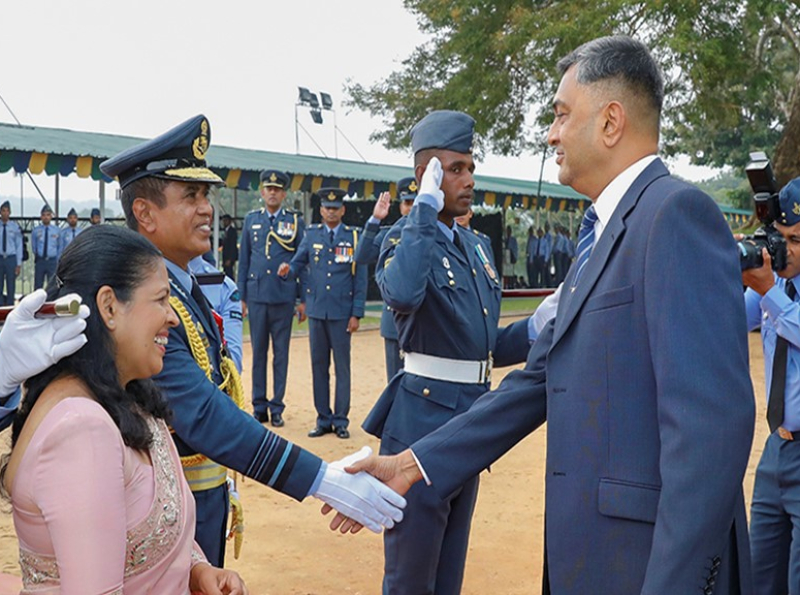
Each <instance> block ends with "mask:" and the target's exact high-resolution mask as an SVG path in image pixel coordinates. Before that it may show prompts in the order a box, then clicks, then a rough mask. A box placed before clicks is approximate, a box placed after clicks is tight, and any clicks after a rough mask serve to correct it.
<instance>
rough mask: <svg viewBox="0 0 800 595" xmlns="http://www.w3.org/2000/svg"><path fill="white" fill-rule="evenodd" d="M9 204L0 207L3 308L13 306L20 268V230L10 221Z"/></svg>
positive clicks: (0, 298) (0, 282)
mask: <svg viewBox="0 0 800 595" xmlns="http://www.w3.org/2000/svg"><path fill="white" fill-rule="evenodd" d="M10 217H11V203H9V202H8V201H5V202H4V203H3V204H2V205H0V223H2V225H3V229H2V230H1V231H0V262H2V265H0V301H2V305H3V306H13V305H14V294H15V292H16V284H17V275H19V271H20V267H21V266H22V230H21V229H20V227H19V225H17V223H16V222H15V221H11V219H10Z"/></svg>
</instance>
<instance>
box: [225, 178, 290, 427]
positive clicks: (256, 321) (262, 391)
mask: <svg viewBox="0 0 800 595" xmlns="http://www.w3.org/2000/svg"><path fill="white" fill-rule="evenodd" d="M288 187H289V176H287V175H286V174H285V173H284V172H282V171H277V170H272V169H268V170H266V171H263V172H261V198H263V199H264V207H263V208H261V209H259V210H257V211H252V212H251V213H248V215H247V217H245V220H244V227H243V229H242V239H241V245H240V247H239V293H240V294H241V298H242V311H243V312H244V313H245V315H247V316H249V317H250V342H251V345H252V348H253V371H252V382H253V385H252V386H253V390H252V392H251V399H252V402H253V416H254V417H255V418H256V419H257V420H258V421H260V422H269V421H270V418H271V419H272V425H273V426H274V427H276V428H280V427H281V426H283V424H284V421H283V410H284V408H285V407H286V406H285V404H284V402H283V398H284V396H285V394H286V376H287V373H288V370H289V339H290V338H291V335H292V319H293V317H294V313H295V309H296V310H297V312H298V315H299V318H300V320H305V305H304V304H303V303H302V302H301V300H300V284H299V282H298V279H297V277H296V276H294V275H292V276H290V277H280V276H279V275H278V267H280V266H281V265H282V264H284V263H288V262H289V261H290V260H291V259H292V257H293V256H294V255H295V253H296V252H297V248H298V246H300V242H302V241H303V236H304V234H305V222H304V221H303V217H301V216H300V214H299V213H297V212H295V211H290V210H288V209H285V208H284V207H283V201H284V200H285V199H286V189H287V188H288ZM270 339H272V399H271V400H270V401H267V352H268V351H269V342H270Z"/></svg>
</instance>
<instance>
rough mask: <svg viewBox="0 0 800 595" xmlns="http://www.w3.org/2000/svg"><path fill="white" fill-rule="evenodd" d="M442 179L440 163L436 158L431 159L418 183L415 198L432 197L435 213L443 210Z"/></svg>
mask: <svg viewBox="0 0 800 595" xmlns="http://www.w3.org/2000/svg"><path fill="white" fill-rule="evenodd" d="M442 178H444V172H443V171H442V163H441V161H439V158H438V157H431V160H430V161H428V165H427V167H426V168H425V173H423V174H422V179H421V180H420V182H419V192H418V193H417V198H419V197H420V196H422V195H423V194H426V195H428V196H430V197H433V198H434V199H435V200H436V211H437V212H439V213H440V212H441V211H442V209H443V208H444V192H442V189H441V186H442Z"/></svg>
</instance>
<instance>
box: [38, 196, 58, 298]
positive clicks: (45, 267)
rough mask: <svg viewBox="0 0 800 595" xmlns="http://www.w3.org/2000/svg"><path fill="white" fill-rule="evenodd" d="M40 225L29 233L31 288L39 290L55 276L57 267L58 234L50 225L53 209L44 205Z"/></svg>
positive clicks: (54, 227) (56, 229)
mask: <svg viewBox="0 0 800 595" xmlns="http://www.w3.org/2000/svg"><path fill="white" fill-rule="evenodd" d="M41 218H42V223H41V224H40V225H37V226H36V227H34V228H33V231H31V248H32V249H33V257H34V262H35V264H34V268H33V272H34V275H33V288H34V289H40V288H41V287H44V285H45V284H46V283H49V282H50V279H51V278H52V277H53V275H55V274H56V265H58V255H59V251H58V246H59V244H60V237H61V236H60V233H59V229H58V227H56V226H55V225H53V224H52V221H53V209H51V208H50V205H44V206H43V207H42V210H41Z"/></svg>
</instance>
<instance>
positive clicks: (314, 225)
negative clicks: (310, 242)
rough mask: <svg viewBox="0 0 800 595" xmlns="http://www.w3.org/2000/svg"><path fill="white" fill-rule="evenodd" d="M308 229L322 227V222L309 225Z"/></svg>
mask: <svg viewBox="0 0 800 595" xmlns="http://www.w3.org/2000/svg"><path fill="white" fill-rule="evenodd" d="M308 229H322V223H312V224H311V225H309V226H308Z"/></svg>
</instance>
